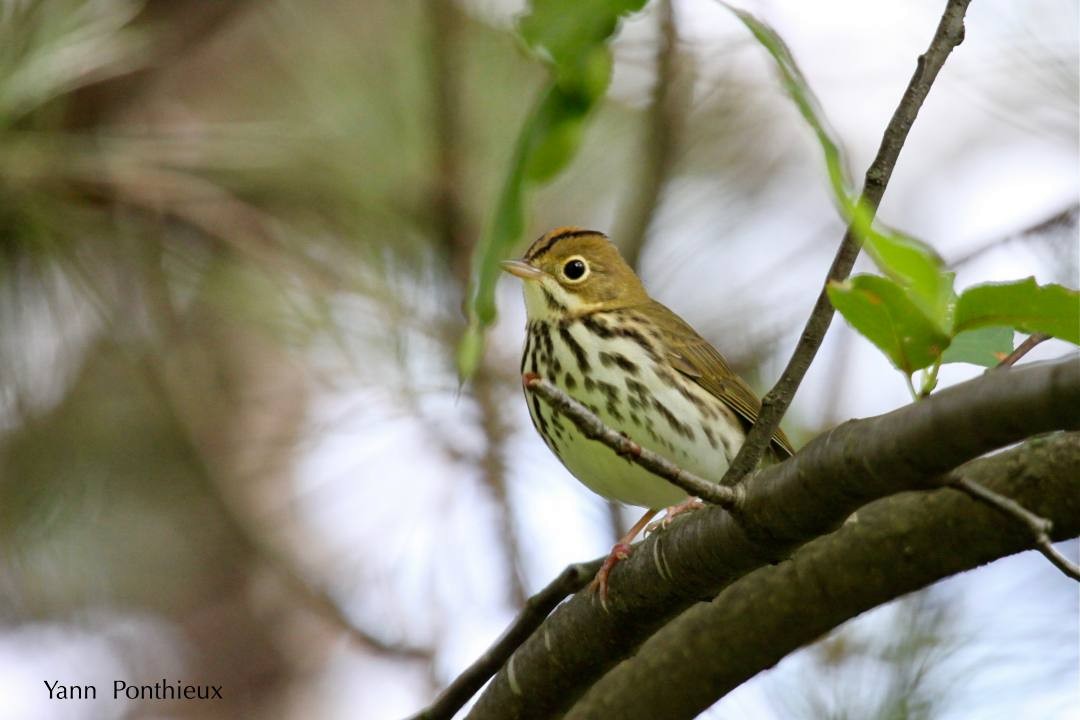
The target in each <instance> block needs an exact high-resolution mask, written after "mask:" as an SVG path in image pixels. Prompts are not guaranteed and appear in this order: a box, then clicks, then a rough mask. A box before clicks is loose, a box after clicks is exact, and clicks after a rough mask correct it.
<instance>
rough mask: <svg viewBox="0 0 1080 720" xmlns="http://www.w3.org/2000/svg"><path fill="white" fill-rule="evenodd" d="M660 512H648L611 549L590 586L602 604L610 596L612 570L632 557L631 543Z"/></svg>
mask: <svg viewBox="0 0 1080 720" xmlns="http://www.w3.org/2000/svg"><path fill="white" fill-rule="evenodd" d="M658 512H660V511H659V510H648V511H646V512H645V514H644V515H642V516H641V519H640V520H638V521H637V522H636V523H634V527H632V528H630V530H629V532H627V533H626V534H625V535H623V536H622V537H621V538H620V539H619V542H617V543H615V547H613V548H611V553H610V554H609V555H608V556H607V558H606V559H605V560H604V564H603V565H601V566H600V570H599V571H598V572H597V573H596V577H595V578H593V581H592V583H590V584H589V589H591V590H593V591H595V592H596V593H598V594H599V595H600V602H601V603H606V602H607V594H608V575H610V574H611V571H612V569H613V568H614V567H615V565H617V564H618V562H619V561H620V560H625V559H626V558H628V557H630V550H631V548H630V543H632V542H634V538H636V537H637V536H638V533H640V532H641V529H642V528H643V527H645V526H646V525H648V523H649V521H650V520H652V519H653V517H654V516H655V515H656V513H658Z"/></svg>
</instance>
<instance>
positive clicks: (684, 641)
mask: <svg viewBox="0 0 1080 720" xmlns="http://www.w3.org/2000/svg"><path fill="white" fill-rule="evenodd" d="M962 471H963V477H964V478H966V479H970V480H971V481H973V482H977V483H978V484H979V485H980V486H985V487H987V488H990V489H991V490H992V491H993V492H994V493H996V494H999V495H1008V496H1010V497H1014V498H1016V499H1017V500H1019V501H1020V502H1022V503H1023V504H1024V505H1025V506H1027V507H1031V508H1035V509H1036V510H1037V511H1038V512H1039V513H1040V514H1042V515H1045V516H1046V517H1047V518H1051V519H1052V520H1053V522H1054V527H1055V530H1054V535H1053V538H1054V539H1057V540H1064V539H1067V538H1070V537H1075V536H1076V535H1077V534H1078V533H1080V435H1078V434H1075V433H1073V434H1063V435H1058V436H1056V437H1053V438H1049V439H1045V440H1040V441H1038V442H1032V443H1028V444H1026V445H1024V446H1022V447H1019V448H1015V449H1012V450H1009V451H1006V452H1003V453H999V454H996V455H993V456H990V457H988V458H984V459H980V460H976V461H974V462H972V463H970V464H968V465H966V466H964V468H963V469H962ZM1031 547H1032V541H1031V537H1030V535H1029V534H1028V532H1027V531H1026V528H1023V527H1021V526H1012V525H1003V524H1002V522H1001V517H1000V515H999V514H998V512H997V511H996V510H991V509H990V508H988V507H985V506H983V505H982V504H980V503H977V502H974V501H973V500H971V499H970V498H968V497H966V496H965V495H961V494H960V493H957V492H955V491H953V490H951V489H945V488H942V489H938V490H935V491H932V492H929V493H907V494H902V495H898V496H895V497H892V498H888V499H886V500H882V501H880V502H877V503H874V504H872V505H869V506H867V507H865V508H863V509H861V510H859V520H858V522H853V523H847V524H845V525H844V526H843V527H842V528H841V529H839V530H837V531H836V532H835V533H833V534H831V535H826V536H824V537H820V538H817V539H815V540H814V541H813V542H811V543H808V544H807V545H806V546H804V547H803V548H801V549H800V550H799V551H798V552H797V553H795V554H794V555H793V556H792V558H791V560H790V561H788V562H784V563H781V564H780V565H776V566H767V567H763V568H760V569H759V570H757V571H755V572H753V573H751V574H750V575H747V576H746V577H744V578H743V579H741V580H740V581H738V582H736V583H734V584H732V585H731V586H729V587H728V588H727V589H725V590H724V591H723V592H722V593H720V594H719V595H718V596H717V597H716V598H715V599H714V600H712V601H711V602H709V603H706V604H700V605H698V606H696V607H694V608H691V609H690V610H688V611H687V612H686V613H684V614H683V615H682V616H681V617H679V618H677V619H675V620H673V621H672V622H671V623H669V624H668V625H667V626H665V627H664V628H663V629H662V630H660V631H659V632H657V633H656V634H655V635H654V636H653V637H651V638H650V639H649V640H648V641H647V642H646V643H645V644H644V645H642V647H641V648H640V649H639V650H638V652H637V653H635V655H634V657H633V658H632V659H630V660H628V661H627V662H624V663H622V664H620V665H619V666H618V667H617V668H615V669H614V670H612V671H611V672H610V673H608V674H607V675H606V676H605V677H604V678H603V679H602V680H600V681H599V682H598V683H596V685H595V686H594V687H593V688H592V689H590V690H589V692H588V694H587V695H586V696H585V697H583V698H582V700H581V701H580V702H579V703H578V704H577V706H575V707H574V708H573V709H572V710H571V711H570V712H569V713H568V714H567V716H566V717H567V718H568V719H569V718H573V719H574V720H581V718H619V719H620V720H641V719H642V718H649V719H650V720H651V719H652V718H656V717H664V718H670V719H671V720H679V719H680V718H692V717H695V716H696V715H697V714H698V713H700V712H701V711H702V710H704V709H705V708H707V707H709V706H710V705H712V704H713V703H714V702H716V700H717V699H718V698H720V697H723V696H724V695H726V694H727V693H728V692H730V691H731V690H733V689H734V688H736V687H738V686H739V685H740V684H742V683H743V682H745V681H746V680H748V679H749V678H751V677H753V676H754V675H756V674H757V673H758V672H760V671H762V670H765V669H766V668H769V667H771V666H773V665H775V664H776V663H777V662H779V661H780V660H781V658H783V657H784V656H785V655H787V654H789V653H790V652H792V651H794V650H796V649H797V648H799V647H802V646H803V645H806V644H807V643H810V642H812V641H814V640H815V639H817V638H819V637H820V636H821V635H822V634H824V633H826V632H828V631H829V630H832V629H833V628H835V627H837V626H838V625H840V624H841V623H843V622H845V621H846V620H848V619H850V618H852V617H855V616H856V615H858V614H859V613H862V612H865V611H866V610H869V609H870V608H873V607H876V606H878V605H880V604H882V603H885V602H888V601H890V600H892V599H894V598H897V597H900V596H901V595H903V594H905V593H908V592H912V591H914V590H918V589H919V588H923V587H925V586H927V585H929V584H930V583H933V582H936V581H938V580H940V579H942V578H945V577H948V576H950V575H954V574H956V573H958V572H961V571H964V570H969V569H972V568H975V567H978V566H979V565H981V564H983V563H987V562H991V561H993V560H996V559H998V558H1001V557H1005V556H1007V555H1010V554H1012V553H1016V552H1020V551H1022V550H1026V549H1029V548H1031ZM690 658H692V661H690V660H688V659H690Z"/></svg>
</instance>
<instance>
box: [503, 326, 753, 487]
mask: <svg viewBox="0 0 1080 720" xmlns="http://www.w3.org/2000/svg"><path fill="white" fill-rule="evenodd" d="M522 372H532V373H536V374H538V375H540V376H542V377H544V378H546V379H547V380H549V381H551V382H552V383H554V384H555V385H556V386H558V387H559V388H561V389H562V390H563V391H564V392H566V393H567V394H568V395H570V396H571V397H572V398H574V399H575V400H577V401H579V402H581V403H582V404H583V405H585V406H586V407H588V408H589V409H590V410H591V411H592V412H593V413H595V414H596V415H597V416H598V417H600V419H601V420H602V421H603V422H604V424H605V425H607V426H608V427H610V428H612V429H614V430H616V431H618V432H622V433H624V434H626V435H627V436H629V437H630V438H631V439H632V440H634V441H635V442H637V443H638V444H639V445H641V446H642V447H646V448H649V449H650V450H653V451H655V452H657V453H660V454H661V455H663V456H665V457H667V458H668V459H669V460H671V461H672V462H674V463H676V464H677V465H679V466H680V467H683V468H685V469H687V470H690V471H691V472H693V473H695V474H697V475H700V476H702V477H704V478H706V479H712V480H715V481H719V479H720V478H721V477H722V476H723V474H724V471H725V470H726V469H727V465H728V462H729V459H730V458H731V457H733V456H734V454H735V453H736V452H737V451H738V449H739V447H740V446H741V445H742V442H743V438H744V432H743V429H742V426H741V424H740V423H739V421H738V420H737V419H736V417H735V415H734V414H733V413H732V412H731V410H730V409H728V408H727V407H726V406H725V405H724V404H723V403H722V402H720V401H719V400H718V399H717V398H715V397H714V396H712V395H711V394H710V393H709V392H708V391H706V390H705V389H704V388H702V387H700V386H699V385H697V383H695V382H694V381H693V380H692V379H690V378H688V377H686V376H685V375H682V374H681V373H679V372H678V371H677V370H676V369H674V368H673V367H672V366H671V365H670V363H668V362H667V361H666V354H665V352H664V350H663V346H662V344H661V343H660V339H659V337H658V336H657V334H656V333H655V332H654V331H653V330H652V329H651V328H649V327H648V326H647V325H645V324H643V323H641V322H636V321H634V320H633V319H632V318H631V317H628V316H625V315H620V314H616V313H612V314H607V313H595V314H592V315H587V316H584V317H581V318H576V319H573V320H567V321H564V322H542V321H532V322H530V323H529V326H528V333H527V339H526V345H525V353H524V355H523V358H522ZM527 396H528V402H529V413H530V415H531V416H532V419H533V424H534V425H535V426H536V429H537V431H538V432H539V433H540V435H541V436H542V437H543V438H544V441H545V442H546V443H547V444H548V447H549V448H551V450H552V451H553V452H554V453H555V454H556V455H557V456H558V457H559V459H560V460H561V461H562V462H563V464H564V465H565V466H566V467H567V469H569V470H570V472H571V473H573V474H574V476H575V477H577V478H578V479H579V480H581V481H582V482H583V483H584V484H585V485H587V486H588V487H589V488H590V489H592V490H593V491H594V492H597V493H599V494H601V495H603V496H605V497H608V498H612V499H615V500H619V501H622V502H625V503H629V504H632V505H641V506H643V507H652V508H657V507H663V506H666V505H671V504H674V503H676V502H678V501H680V500H682V499H683V498H684V497H685V493H684V492H683V491H682V490H680V489H678V488H676V487H675V486H673V485H671V484H670V483H668V482H667V481H665V480H663V479H661V478H659V477H657V476H655V475H653V474H652V473H650V472H649V471H647V470H645V469H644V468H642V467H640V466H638V465H636V464H634V463H632V462H631V461H629V460H628V459H626V458H623V457H620V456H618V455H617V454H616V453H615V452H614V451H613V450H611V449H610V448H608V447H607V446H605V445H603V444H602V443H599V442H597V441H594V440H589V439H587V438H585V437H584V436H583V435H582V434H581V433H580V432H579V431H578V430H577V428H576V426H574V424H573V423H572V422H571V421H570V420H569V419H568V418H566V417H563V416H561V415H560V414H559V413H557V412H555V411H554V410H552V409H551V408H550V407H548V406H547V405H546V404H545V403H544V401H543V400H541V399H540V398H539V397H538V396H536V395H533V394H531V393H527Z"/></svg>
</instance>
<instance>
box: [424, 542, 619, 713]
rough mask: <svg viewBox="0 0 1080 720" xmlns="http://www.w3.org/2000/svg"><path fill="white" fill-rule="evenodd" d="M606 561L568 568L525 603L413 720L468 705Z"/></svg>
mask: <svg viewBox="0 0 1080 720" xmlns="http://www.w3.org/2000/svg"><path fill="white" fill-rule="evenodd" d="M602 562H603V558H600V559H597V560H593V561H591V562H587V563H575V564H574V565H569V566H567V567H566V568H565V569H564V570H563V571H562V572H561V573H559V576H558V577H556V578H555V579H554V580H552V581H551V582H550V583H549V584H548V586H547V587H545V588H544V589H543V590H541V591H540V592H538V593H536V594H535V595H533V596H532V597H531V598H529V599H528V600H527V601H526V602H525V607H524V609H522V611H521V612H520V613H518V616H517V617H516V618H514V622H513V623H512V624H511V625H510V627H508V628H507V629H506V632H504V633H503V634H502V636H501V637H500V638H499V639H498V640H497V641H495V644H494V645H492V646H491V647H490V648H488V649H487V651H486V652H485V653H484V654H483V655H481V656H480V657H479V658H478V659H477V660H476V662H474V663H473V664H472V665H470V666H469V667H468V668H466V670H465V671H464V672H463V673H461V674H460V675H458V676H457V678H455V679H454V681H453V682H452V683H450V685H448V686H447V688H446V689H445V690H443V691H442V693H440V694H439V697H438V698H436V699H435V702H433V703H432V704H431V705H429V706H428V707H426V708H425V709H423V710H421V711H420V712H419V713H417V714H416V715H413V716H412V719H411V720H450V718H452V717H453V716H454V713H456V712H457V711H458V710H460V709H461V707H462V706H463V705H464V704H465V703H466V702H468V700H469V698H471V697H472V696H473V695H474V694H476V691H477V690H479V689H480V688H481V687H482V686H483V685H484V683H485V682H487V680H488V678H489V677H491V676H492V675H494V674H495V672H496V671H497V670H498V669H499V668H500V667H502V664H503V663H505V662H506V660H507V659H508V658H509V657H510V655H511V654H512V653H513V652H514V650H516V649H517V648H518V647H519V646H520V645H521V644H522V643H523V642H525V640H526V639H527V638H528V637H529V636H530V635H532V633H533V631H534V630H536V628H538V627H540V624H541V623H542V622H543V621H544V619H545V618H546V617H547V616H548V615H549V614H551V611H552V610H554V609H555V606H556V605H558V604H559V603H560V602H562V601H563V599H564V598H565V597H567V596H568V595H572V594H573V593H575V592H577V591H578V590H580V589H581V588H583V587H585V585H586V584H588V582H589V581H590V580H592V579H593V577H594V576H595V575H596V572H597V571H598V570H599V569H600V564H601V563H602Z"/></svg>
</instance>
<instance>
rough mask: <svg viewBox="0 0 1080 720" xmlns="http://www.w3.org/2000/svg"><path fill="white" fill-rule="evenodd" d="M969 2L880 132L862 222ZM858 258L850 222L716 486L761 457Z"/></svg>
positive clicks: (955, 12) (944, 25)
mask: <svg viewBox="0 0 1080 720" xmlns="http://www.w3.org/2000/svg"><path fill="white" fill-rule="evenodd" d="M970 2H971V0H949V3H948V5H947V6H946V7H945V12H944V14H943V15H942V16H941V22H940V23H938V27H937V31H936V32H935V33H934V37H933V39H932V40H931V41H930V46H929V47H928V48H927V50H926V52H925V53H923V54H922V55H920V56H919V60H918V64H917V65H916V67H915V73H914V74H913V75H912V76H911V80H910V81H909V82H908V86H907V89H906V90H905V91H904V97H903V98H901V100H900V104H899V105H898V106H897V108H896V111H895V112H894V113H893V116H892V119H891V120H890V121H889V124H888V126H887V127H886V128H885V135H884V136H883V137H882V139H881V146H880V147H879V148H878V152H877V156H876V157H875V158H874V161H873V162H872V163H871V164H870V168H869V169H868V170H867V171H866V180H865V182H864V183H863V191H862V195H861V197H860V198H859V205H861V206H863V207H865V208H866V209H867V210H868V211H869V214H870V217H869V218H868V219H871V220H872V219H873V215H874V212H875V211H876V210H877V207H878V205H879V204H880V203H881V198H882V196H883V195H884V194H885V187H886V186H887V185H888V183H889V178H890V177H891V176H892V171H893V168H894V167H895V166H896V160H897V158H898V157H899V156H900V150H901V149H902V148H903V147H904V142H905V140H907V135H908V131H909V130H911V125H912V123H914V122H915V117H916V116H917V115H918V114H919V109H920V108H921V107H922V104H923V101H924V100H925V99H926V96H927V94H929V92H930V86H931V85H933V83H934V80H935V78H937V74H938V71H939V70H941V67H942V65H944V64H945V60H946V58H948V57H949V54H950V53H951V52H952V51H953V48H955V47H956V46H957V45H959V44H960V43H961V42H962V41H963V39H964V13H965V12H967V6H968V4H969V3H970ZM858 255H859V240H858V237H857V236H856V233H855V230H854V223H852V224H851V225H849V226H848V229H847V232H845V233H844V239H843V240H842V241H841V243H840V248H839V250H837V252H836V257H835V258H834V259H833V263H832V267H830V268H829V274H828V275H827V276H826V277H825V282H824V283H823V285H822V288H821V292H820V294H819V295H818V298H817V302H816V303H814V309H813V310H812V311H811V313H810V318H809V319H808V320H807V321H806V327H805V328H803V332H802V336H800V337H799V342H798V344H797V345H796V346H795V351H794V352H793V353H792V355H791V359H790V360H789V361H788V364H787V367H785V368H784V372H783V373H782V374H781V375H780V379H779V380H777V382H776V385H774V386H773V388H772V390H770V391H769V392H768V394H767V395H766V396H765V397H764V399H763V400H762V403H761V413H760V414H759V415H758V419H757V422H755V423H754V426H753V427H752V428H751V429H750V433H749V434H748V435H747V438H746V442H744V443H743V446H742V448H741V449H740V450H739V453H738V455H736V456H735V459H734V460H733V461H732V463H731V466H730V467H728V470H727V472H726V473H724V478H723V480H722V481H721V482H722V484H724V485H734V484H735V483H737V482H738V481H739V480H740V479H741V478H742V477H744V476H745V475H746V474H747V473H748V472H750V471H751V470H753V469H754V468H755V467H757V464H758V462H759V461H760V460H761V456H762V453H764V452H765V448H766V447H768V445H769V442H770V440H771V438H772V436H773V433H775V432H776V428H777V427H778V426H779V425H780V420H781V419H782V418H783V417H784V413H786V412H787V409H788V406H789V405H791V401H792V399H793V398H794V397H795V391H796V390H798V388H799V384H800V383H802V379H803V377H804V376H805V375H806V371H807V369H808V368H809V367H810V363H811V361H813V359H814V356H815V355H816V354H817V351H818V348H819V347H821V342H822V340H824V339H825V333H826V331H828V329H829V324H830V323H831V322H832V318H833V313H834V310H833V306H832V303H830V302H829V296H828V295H827V294H826V291H825V288H826V287H827V286H828V284H829V283H830V282H832V281H834V280H837V281H838V280H843V279H844V278H846V277H847V276H848V275H849V274H850V273H851V268H852V266H853V265H854V264H855V258H856V257H858Z"/></svg>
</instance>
